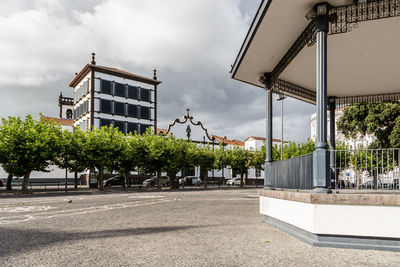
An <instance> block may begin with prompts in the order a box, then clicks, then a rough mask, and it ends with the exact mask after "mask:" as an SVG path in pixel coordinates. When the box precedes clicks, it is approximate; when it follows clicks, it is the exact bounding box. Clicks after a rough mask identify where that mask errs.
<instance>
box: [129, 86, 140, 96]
mask: <svg viewBox="0 0 400 267" xmlns="http://www.w3.org/2000/svg"><path fill="white" fill-rule="evenodd" d="M128 97H129V98H133V99H138V88H137V87H136V86H131V85H128Z"/></svg>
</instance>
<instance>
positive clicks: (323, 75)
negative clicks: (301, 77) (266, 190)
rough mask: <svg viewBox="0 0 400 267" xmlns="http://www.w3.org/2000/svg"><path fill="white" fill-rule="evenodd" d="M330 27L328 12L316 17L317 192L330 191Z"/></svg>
mask: <svg viewBox="0 0 400 267" xmlns="http://www.w3.org/2000/svg"><path fill="white" fill-rule="evenodd" d="M328 29H329V18H328V14H327V12H326V13H325V14H320V15H318V16H317V17H316V39H317V42H316V43H317V62H316V64H317V73H316V75H317V77H316V78H317V79H316V80H317V84H316V87H317V90H316V91H317V142H316V144H315V151H314V153H313V187H314V190H313V191H314V192H315V193H328V192H329V191H330V190H328V189H327V188H328V186H330V180H331V178H330V167H329V151H328V144H327V123H326V115H327V49H326V39H327V38H326V33H327V32H328Z"/></svg>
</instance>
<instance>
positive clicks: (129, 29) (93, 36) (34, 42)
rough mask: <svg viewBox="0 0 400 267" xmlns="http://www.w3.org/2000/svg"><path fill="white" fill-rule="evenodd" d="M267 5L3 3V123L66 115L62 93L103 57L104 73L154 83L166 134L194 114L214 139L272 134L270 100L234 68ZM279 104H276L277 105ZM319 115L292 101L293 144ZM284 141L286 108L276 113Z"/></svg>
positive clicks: (248, 0) (159, 0) (150, 0)
mask: <svg viewBox="0 0 400 267" xmlns="http://www.w3.org/2000/svg"><path fill="white" fill-rule="evenodd" d="M258 5H259V0H242V1H240V0H218V1H215V0H168V1H165V0H164V1H163V0H147V1H139V0H136V1H134V0H95V1H93V0H59V1H56V0H35V1H33V0H9V1H4V0H3V1H1V2H0V32H1V33H2V40H1V42H0V57H1V61H0V99H1V106H0V117H6V116H14V115H20V116H24V115H26V114H28V113H31V114H34V115H37V114H38V113H39V112H42V113H43V114H45V115H48V116H55V117H56V116H57V115H58V105H57V104H58V103H57V100H58V95H59V93H60V92H61V91H62V92H63V94H64V95H66V96H72V89H71V88H69V87H68V83H69V82H70V80H71V79H72V78H73V77H74V73H75V72H79V70H80V69H81V68H82V67H83V66H84V65H85V64H86V63H89V62H90V54H91V53H92V52H93V51H94V52H96V61H97V64H99V65H105V66H110V67H117V68H121V69H124V70H127V71H130V72H133V73H137V74H140V75H145V76H149V77H152V70H153V69H154V68H156V69H157V70H158V77H159V79H160V80H162V81H163V83H162V84H161V85H160V86H159V99H158V100H159V114H158V116H159V127H160V128H166V127H167V125H168V123H169V122H171V121H172V120H174V119H175V118H176V117H181V116H183V115H184V113H185V109H186V107H190V109H191V113H192V115H193V116H194V117H195V119H198V120H201V121H202V122H203V124H204V125H205V126H206V127H207V128H208V129H209V132H211V133H212V134H217V135H221V136H223V135H226V136H227V137H228V138H236V139H244V138H246V137H248V136H251V135H256V136H265V93H264V91H263V90H262V89H260V88H257V87H253V86H250V85H246V84H243V83H241V82H238V81H235V80H233V79H231V77H230V74H229V73H228V72H229V70H230V65H231V64H233V62H234V60H235V58H236V55H237V53H238V50H239V48H240V46H241V44H242V42H243V40H244V38H245V36H246V33H247V31H248V28H249V26H250V23H251V21H252V19H253V17H254V14H255V12H256V10H257V8H258ZM275 103H277V102H275ZM312 112H314V107H313V106H312V105H309V104H305V103H302V102H300V101H297V100H294V99H288V100H285V136H286V137H285V139H289V140H296V141H303V140H305V139H306V138H308V137H309V136H310V115H311V113H312ZM274 120H275V121H274V126H275V129H274V137H275V138H279V137H280V105H278V103H277V104H276V105H275V107H274Z"/></svg>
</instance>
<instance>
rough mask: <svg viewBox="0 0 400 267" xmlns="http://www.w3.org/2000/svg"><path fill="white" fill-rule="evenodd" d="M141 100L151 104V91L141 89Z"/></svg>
mask: <svg viewBox="0 0 400 267" xmlns="http://www.w3.org/2000/svg"><path fill="white" fill-rule="evenodd" d="M140 100H142V101H147V102H151V100H150V90H149V89H144V88H140Z"/></svg>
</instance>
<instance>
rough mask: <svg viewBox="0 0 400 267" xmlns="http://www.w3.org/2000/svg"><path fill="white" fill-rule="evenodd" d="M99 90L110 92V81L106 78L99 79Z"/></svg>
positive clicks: (105, 92)
mask: <svg viewBox="0 0 400 267" xmlns="http://www.w3.org/2000/svg"><path fill="white" fill-rule="evenodd" d="M100 84H101V88H100V91H101V92H102V93H104V94H111V82H110V81H107V80H101V83H100Z"/></svg>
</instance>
